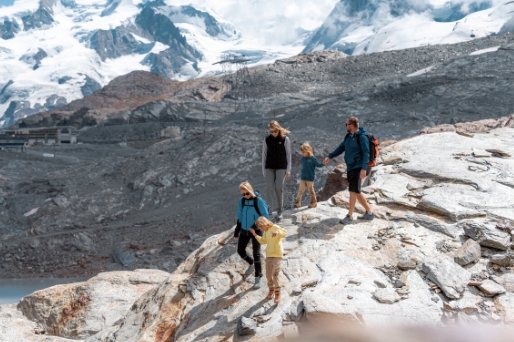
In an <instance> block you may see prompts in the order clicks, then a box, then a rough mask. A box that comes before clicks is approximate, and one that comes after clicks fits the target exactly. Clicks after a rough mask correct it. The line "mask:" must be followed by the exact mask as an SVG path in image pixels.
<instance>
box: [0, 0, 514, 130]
mask: <svg viewBox="0 0 514 342" xmlns="http://www.w3.org/2000/svg"><path fill="white" fill-rule="evenodd" d="M330 11H332V12H330ZM513 29H514V1H512V0H450V1H447V0H392V1H391V0H341V1H339V0H317V1H316V2H312V1H308V0H295V1H281V2H278V1H276V0H259V1H256V0H226V1H213V0H153V1H150V2H148V1H147V0H15V2H14V4H13V5H11V6H4V7H0V127H1V126H5V125H9V124H12V123H13V122H14V121H15V120H16V119H17V118H19V117H23V116H26V115H31V114H34V113H37V112H41V111H45V110H49V109H53V108H56V107H60V106H62V105H65V104H66V103H69V102H70V101H72V100H75V99H78V98H81V97H83V96H86V95H89V94H91V93H92V92H94V91H95V90H97V89H99V88H101V87H103V86H105V85H106V84H107V83H109V82H110V81H111V80H112V79H113V78H115V77H117V76H121V75H124V74H127V73H129V72H131V71H134V70H146V71H153V72H156V73H158V74H160V75H162V76H163V77H165V78H168V79H174V80H187V79H192V78H195V77H200V76H208V75H213V74H216V73H219V72H221V67H220V66H219V65H215V64H214V63H215V62H218V61H219V60H220V59H221V58H223V57H224V56H235V55H245V56H246V58H248V59H249V60H250V63H249V65H250V66H252V65H259V64H266V63H270V62H273V61H274V60H275V59H278V58H287V57H290V56H293V55H296V54H298V53H300V52H302V51H316V50H322V49H336V50H340V51H343V52H346V53H348V54H360V53H364V52H368V53H370V52H378V51H383V50H393V49H402V48H409V47H416V46H422V45H428V44H430V45H433V44H444V43H454V42H460V41H465V40H470V39H473V38H474V37H483V36H487V35H491V34H496V33H503V32H507V31H511V30H513Z"/></svg>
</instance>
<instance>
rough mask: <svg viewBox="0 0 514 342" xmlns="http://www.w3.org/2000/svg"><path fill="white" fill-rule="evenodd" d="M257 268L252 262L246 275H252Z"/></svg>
mask: <svg viewBox="0 0 514 342" xmlns="http://www.w3.org/2000/svg"><path fill="white" fill-rule="evenodd" d="M254 269H255V267H254V266H253V264H251V265H250V266H248V268H247V269H246V271H245V276H247V275H250V274H252V272H253V270H254Z"/></svg>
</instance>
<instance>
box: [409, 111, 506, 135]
mask: <svg viewBox="0 0 514 342" xmlns="http://www.w3.org/2000/svg"><path fill="white" fill-rule="evenodd" d="M502 127H514V114H512V115H511V116H507V117H503V118H498V119H485V120H479V121H473V122H462V123H457V124H455V125H450V124H444V125H437V126H434V127H426V128H423V129H422V130H420V131H419V134H432V133H441V132H466V133H484V132H489V131H490V130H492V129H495V128H502Z"/></svg>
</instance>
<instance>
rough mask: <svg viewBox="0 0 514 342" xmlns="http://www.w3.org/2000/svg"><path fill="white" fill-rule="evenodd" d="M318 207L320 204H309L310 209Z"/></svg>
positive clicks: (314, 202) (313, 202)
mask: <svg viewBox="0 0 514 342" xmlns="http://www.w3.org/2000/svg"><path fill="white" fill-rule="evenodd" d="M317 206H318V202H316V201H312V202H311V204H309V208H316V207H317Z"/></svg>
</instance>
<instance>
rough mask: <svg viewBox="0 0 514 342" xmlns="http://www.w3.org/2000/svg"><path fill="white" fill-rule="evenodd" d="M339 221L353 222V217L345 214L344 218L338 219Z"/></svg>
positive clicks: (343, 222) (342, 222)
mask: <svg viewBox="0 0 514 342" xmlns="http://www.w3.org/2000/svg"><path fill="white" fill-rule="evenodd" d="M339 223H341V224H350V223H353V218H351V216H349V215H346V216H345V218H344V219H342V220H340V221H339Z"/></svg>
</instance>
